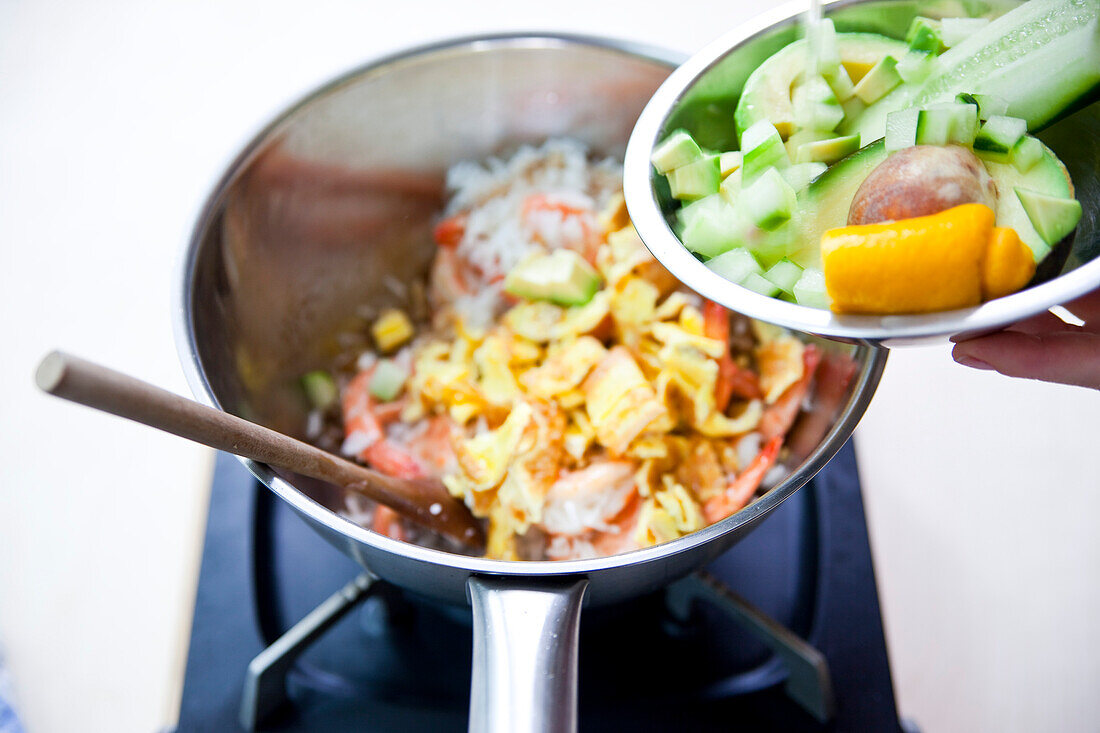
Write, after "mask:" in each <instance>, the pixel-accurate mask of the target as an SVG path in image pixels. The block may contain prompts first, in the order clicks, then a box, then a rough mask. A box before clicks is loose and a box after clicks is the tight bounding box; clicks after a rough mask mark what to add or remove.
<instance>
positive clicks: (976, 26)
mask: <svg viewBox="0 0 1100 733" xmlns="http://www.w3.org/2000/svg"><path fill="white" fill-rule="evenodd" d="M987 25H989V19H988V18H944V19H943V20H942V21H940V40H941V41H943V45H944V46H947V47H948V48H951V47H953V46H957V45H958V44H960V43H962V42H963V41H965V40H966V39H967V38H969V37H970V36H972V35H974V34H975V33H977V32H978V31H980V30H981V29H982V28H984V27H986V26H987Z"/></svg>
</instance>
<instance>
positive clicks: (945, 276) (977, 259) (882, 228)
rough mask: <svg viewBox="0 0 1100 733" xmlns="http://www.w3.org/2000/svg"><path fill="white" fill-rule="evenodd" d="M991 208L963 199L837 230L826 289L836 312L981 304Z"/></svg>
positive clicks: (826, 250) (827, 247)
mask: <svg viewBox="0 0 1100 733" xmlns="http://www.w3.org/2000/svg"><path fill="white" fill-rule="evenodd" d="M993 220H994V214H993V210H992V209H990V208H989V207H988V206H985V205H984V204H963V205H962V206H956V207H954V208H951V209H947V210H946V211H941V212H939V213H938V214H932V215H931V216H920V217H915V218H912V219H903V220H900V221H895V222H890V223H886V224H865V225H860V226H849V227H840V228H838V229H831V230H829V231H827V232H825V234H823V235H822V237H821V257H822V262H823V264H824V270H825V288H826V290H828V292H829V297H830V298H831V299H832V306H831V307H832V310H834V311H835V312H838V313H875V314H894V313H929V312H933V311H941V310H951V309H953V308H965V307H967V306H972V305H977V304H978V303H980V302H981V299H982V265H983V261H984V259H985V250H986V247H987V245H988V242H989V238H990V235H991V234H992V232H993Z"/></svg>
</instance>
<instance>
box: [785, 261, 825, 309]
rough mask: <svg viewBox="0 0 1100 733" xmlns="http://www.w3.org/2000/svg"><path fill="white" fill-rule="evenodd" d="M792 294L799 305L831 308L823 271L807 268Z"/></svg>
mask: <svg viewBox="0 0 1100 733" xmlns="http://www.w3.org/2000/svg"><path fill="white" fill-rule="evenodd" d="M791 292H792V293H793V294H794V300H795V302H796V303H798V304H799V305H804V306H807V307H809V308H828V307H829V294H828V291H826V290H825V274H824V273H823V272H822V271H821V270H818V269H815V268H811V267H807V268H806V269H805V270H804V271H803V272H802V277H800V278H799V279H798V282H796V283H795V284H794V287H793V288H792V289H791Z"/></svg>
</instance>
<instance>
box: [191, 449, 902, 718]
mask: <svg viewBox="0 0 1100 733" xmlns="http://www.w3.org/2000/svg"><path fill="white" fill-rule="evenodd" d="M708 571H709V572H710V574H711V575H713V576H714V577H715V578H716V579H717V580H719V581H720V582H721V583H722V584H723V585H724V586H726V587H728V588H729V589H732V590H733V591H735V592H736V594H738V595H739V596H741V597H743V598H744V599H746V600H748V601H749V602H751V604H753V605H754V606H755V607H757V608H758V609H759V610H761V611H763V612H764V613H766V614H767V615H768V616H770V617H771V618H772V619H774V620H776V621H778V622H779V623H780V624H782V625H783V626H786V627H787V628H788V629H790V630H791V631H793V632H794V633H795V634H797V635H798V636H801V637H802V638H804V639H806V640H807V641H808V642H809V643H810V644H811V645H813V647H816V649H817V650H818V651H820V652H821V654H822V655H824V659H825V661H826V662H827V664H828V668H829V675H830V678H831V685H832V692H833V695H834V697H835V713H834V714H833V715H832V716H831V718H830V719H829V720H827V721H825V722H819V721H818V720H816V719H815V718H814V717H813V716H811V715H810V714H809V713H807V712H805V711H804V710H803V709H802V708H801V707H800V706H799V705H796V704H795V703H794V702H792V700H791V699H790V697H788V695H787V694H786V693H785V688H784V682H785V680H786V679H787V677H788V672H787V667H786V666H785V665H784V663H783V662H782V660H781V659H780V658H778V657H777V656H776V655H774V654H773V653H772V652H771V650H770V649H769V647H768V646H765V645H764V644H763V643H761V641H759V639H758V638H757V636H755V635H754V634H752V633H749V632H748V631H747V630H746V629H745V628H743V627H742V626H741V625H739V624H737V623H733V622H732V621H731V619H730V617H729V616H728V615H726V614H725V613H723V612H722V611H721V610H719V608H718V607H717V606H714V605H711V604H709V603H696V604H695V605H694V607H693V610H692V613H691V614H690V617H689V618H688V619H687V621H686V622H685V621H683V620H682V619H679V618H677V617H675V616H674V615H672V614H670V613H669V610H668V604H667V603H666V600H667V599H666V598H665V594H664V593H657V594H653V595H651V596H648V597H645V598H642V599H638V600H636V601H633V602H631V603H629V604H625V605H623V606H613V607H609V608H599V609H589V610H586V611H585V613H584V615H583V617H582V624H581V655H580V685H581V688H580V729H581V730H582V731H586V730H591V731H608V730H610V731H617V730H646V731H649V730H654V731H661V730H693V731H709V730H729V729H731V728H736V729H737V730H745V731H752V730H769V731H770V730H782V731H897V730H899V729H900V725H899V722H898V716H897V711H896V706H895V702H894V696H893V690H892V686H891V679H890V669H889V664H888V661H887V654H886V647H885V642H884V639H883V633H882V623H881V616H880V611H879V604H878V595H877V593H876V590H875V583H874V572H873V569H872V564H871V556H870V549H869V546H868V541H867V529H866V522H865V518H864V513H863V503H862V499H861V496H860V489H859V480H858V476H857V473H856V466H855V455H854V451H853V450H852V448H851V445H848V446H846V447H845V448H844V449H843V450H842V451H841V452H840V453H839V454H838V455H837V457H836V458H835V459H833V461H832V462H831V463H830V464H829V465H828V466H827V467H826V468H825V469H823V470H822V471H821V472H820V473H819V474H818V476H817V477H815V478H814V480H813V481H812V482H811V483H810V484H809V485H808V486H807V487H805V488H803V489H802V490H801V491H799V492H796V493H795V495H794V496H793V497H791V498H790V499H789V500H788V501H787V502H785V503H784V504H783V505H782V506H781V507H779V508H778V509H776V511H775V512H773V513H772V515H771V516H769V517H768V518H767V519H766V520H765V521H764V522H763V523H762V524H761V525H760V527H759V528H758V529H756V530H755V531H754V532H753V533H752V534H750V535H749V536H748V537H747V538H746V539H744V540H743V541H742V542H741V543H740V544H738V545H737V546H735V547H734V548H733V549H732V550H730V551H729V552H728V553H726V554H725V555H723V556H722V557H720V558H719V559H718V560H717V561H715V562H714V563H713V564H712V565H711V566H710V567H709V568H708ZM361 572H362V569H361V568H360V567H359V566H358V565H356V564H355V563H354V562H352V561H351V560H350V559H348V558H347V557H345V556H344V555H343V554H341V553H340V552H338V551H337V550H335V549H334V548H332V547H331V546H330V545H328V544H327V543H326V542H325V541H324V540H322V539H321V538H320V537H319V536H317V535H316V534H315V533H314V532H313V531H312V530H311V529H309V528H308V527H307V526H306V525H305V524H304V523H303V522H302V521H301V520H299V519H298V517H297V516H296V515H294V514H293V512H292V511H291V510H290V509H289V508H287V507H286V505H285V504H283V503H282V502H280V501H279V500H278V499H277V498H276V497H275V496H274V495H273V494H271V493H270V492H269V491H267V490H266V489H265V488H264V487H263V486H262V485H260V484H259V483H258V482H256V481H255V480H254V479H253V478H252V477H251V475H250V474H248V472H247V471H246V470H245V469H244V468H243V467H242V466H241V465H240V464H239V463H238V462H237V461H236V459H234V458H232V457H230V456H227V455H219V456H218V462H217V466H216V469H215V476H214V483H213V488H212V492H211V499H210V514H209V519H208V525H207V532H206V544H205V549H204V552H203V559H202V569H201V573H200V577H199V588H198V594H197V598H196V603H195V615H194V623H193V628H192V634H191V645H190V651H189V655H188V660H187V670H186V677H185V682H184V689H183V699H182V704H181V709H180V721H179V730H180V731H204V732H205V731H237V730H240V724H239V723H238V722H237V721H238V714H239V710H240V705H241V691H242V686H243V681H244V676H245V670H246V668H247V666H248V663H249V661H250V660H251V659H252V658H253V657H254V656H255V655H256V654H258V653H259V652H260V651H261V650H263V648H264V647H266V646H267V645H269V644H270V643H271V642H272V641H274V640H275V639H276V638H278V637H279V636H280V635H281V634H282V633H283V632H284V631H285V630H286V629H288V628H289V627H290V626H291V625H293V624H294V623H295V622H296V621H297V620H299V619H300V618H301V617H303V616H305V615H306V614H307V613H308V612H309V611H311V610H312V609H313V608H314V607H315V606H317V605H318V604H319V603H321V602H322V601H323V600H325V599H326V598H327V597H328V596H330V595H331V594H332V593H333V592H335V591H337V590H338V589H339V588H340V587H341V586H343V585H344V584H345V583H347V582H348V581H349V580H351V579H353V578H354V577H356V576H357V575H358V574H359V573H361ZM688 583H689V585H690V581H689V582H688ZM677 587H678V588H680V587H688V586H685V585H684V584H681V585H680V586H677ZM374 591H375V592H373V593H372V595H371V596H370V597H369V598H368V599H367V600H366V602H364V603H363V604H362V606H361V607H359V608H357V609H355V610H354V611H352V612H351V613H349V614H348V615H347V616H346V617H344V618H343V619H342V620H341V621H339V622H338V623H337V624H336V625H335V626H333V627H332V628H331V629H330V630H329V631H328V632H327V633H326V634H325V635H324V636H323V637H322V638H321V639H320V640H319V641H318V642H317V643H316V644H314V645H313V646H312V647H311V648H310V649H308V650H307V651H306V652H305V653H304V654H303V655H302V657H301V658H300V659H299V660H298V661H297V662H296V663H295V666H294V668H293V670H292V672H291V674H290V675H289V677H288V683H287V686H288V692H289V697H290V700H291V705H289V706H288V707H286V708H285V709H284V710H283V711H282V712H281V713H280V714H279V715H277V716H275V717H274V718H272V719H271V720H268V721H266V722H265V724H264V726H263V727H262V728H261V729H262V730H272V731H276V730H278V731H296V730H309V731H329V730H348V729H352V728H354V729H355V730H362V731H402V732H405V731H409V732H411V731H418V730H430V731H433V733H443V732H445V731H460V730H465V726H466V715H467V705H468V698H469V684H470V654H471V634H470V622H469V610H468V609H465V608H453V607H448V606H440V605H438V604H434V603H431V602H426V601H423V600H421V599H415V598H409V597H408V596H407V595H406V594H403V593H402V592H400V591H398V590H397V589H395V588H393V587H391V586H385V587H382V588H375V589H374Z"/></svg>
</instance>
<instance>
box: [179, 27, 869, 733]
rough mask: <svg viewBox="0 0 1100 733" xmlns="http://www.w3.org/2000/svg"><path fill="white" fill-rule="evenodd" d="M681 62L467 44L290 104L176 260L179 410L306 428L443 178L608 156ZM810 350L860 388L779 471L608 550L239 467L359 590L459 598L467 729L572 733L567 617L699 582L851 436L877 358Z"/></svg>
mask: <svg viewBox="0 0 1100 733" xmlns="http://www.w3.org/2000/svg"><path fill="white" fill-rule="evenodd" d="M677 60H678V58H677V57H676V55H674V54H670V53H667V52H664V51H660V50H657V49H652V48H643V47H639V46H637V45H633V44H627V43H619V42H614V41H609V40H605V39H599V38H580V37H568V36H549V35H546V36H542V35H509V36H490V37H483V38H467V39H461V40H456V41H452V42H447V43H441V44H437V45H432V46H427V47H423V48H417V49H414V50H411V51H408V52H406V53H402V54H399V55H395V56H391V57H388V58H385V59H382V60H380V61H377V62H375V63H372V64H370V65H367V66H365V67H362V68H360V69H357V70H355V71H353V72H351V73H349V74H347V75H345V76H342V77H340V78H338V79H336V80H334V81H333V82H331V83H329V84H327V85H325V86H324V87H322V88H321V89H318V90H316V91H314V92H312V93H310V94H309V95H308V96H306V97H304V98H303V99H301V100H300V101H298V102H297V103H295V104H294V105H292V106H290V107H289V108H288V109H287V110H286V111H284V112H283V113H282V114H280V115H279V116H278V117H277V118H276V119H275V120H274V121H273V122H272V123H271V124H270V125H268V126H267V127H265V128H264V129H263V130H262V131H260V132H259V133H258V134H257V135H256V136H255V137H254V138H253V139H252V141H251V142H249V143H248V144H247V146H245V148H244V150H243V151H242V152H241V154H240V155H239V156H238V157H237V158H236V160H234V161H233V162H232V163H231V164H230V165H229V167H228V169H227V170H226V172H225V174H224V175H223V177H222V178H221V180H220V181H219V182H218V183H217V185H216V186H215V187H214V189H213V191H212V193H211V194H210V197H209V199H208V200H207V202H206V204H205V206H204V208H203V209H202V211H201V214H200V216H199V218H198V221H197V223H196V225H195V229H194V233H193V235H192V238H191V241H190V243H189V245H188V248H187V251H186V253H185V256H184V259H183V263H182V274H181V277H180V279H179V287H180V293H179V300H178V301H177V302H178V308H179V312H178V318H177V324H178V327H177V339H178V344H179V349H180V352H181V355H182V359H183V362H184V367H185V370H186V372H187V375H188V379H189V381H190V384H191V387H192V389H193V390H194V392H195V395H196V396H197V397H198V398H199V399H200V400H202V401H204V402H207V403H209V404H212V405H215V406H217V407H220V408H222V409H224V410H228V411H230V412H233V413H236V414H238V415H242V416H245V417H248V418H251V419H254V420H257V421H259V422H262V423H265V424H268V425H270V426H272V427H275V428H277V429H280V430H283V431H285V432H288V433H291V434H301V433H302V431H303V426H304V409H305V405H304V401H303V400H302V398H301V395H300V394H299V392H298V386H297V379H298V376H299V375H301V374H302V373H303V372H305V371H307V370H309V369H313V368H317V367H320V366H331V364H332V362H333V360H334V359H338V358H339V354H341V353H345V352H347V351H349V350H354V347H355V343H354V341H355V337H354V336H351V335H349V334H354V333H355V332H356V329H358V328H361V327H362V325H363V324H364V323H366V322H367V319H369V318H370V317H371V315H372V314H373V313H375V312H377V310H378V309H379V308H381V307H384V306H388V305H394V304H400V303H402V302H404V300H405V299H406V298H407V294H408V288H409V283H412V282H414V281H415V280H416V279H418V278H420V277H421V276H422V275H423V273H424V272H425V269H426V266H427V264H428V261H429V258H430V257H431V254H432V249H433V247H434V245H433V244H432V240H431V236H430V228H431V224H432V217H433V214H434V213H435V212H437V211H438V208H439V206H440V204H441V193H442V184H443V174H444V171H445V170H446V168H447V167H448V166H449V165H451V164H453V163H455V162H457V161H459V160H464V159H479V158H483V157H485V156H487V155H490V154H496V153H506V152H507V151H509V150H510V149H512V148H514V147H515V146H516V145H518V144H520V143H524V142H539V141H542V140H544V139H545V138H547V137H549V136H570V137H573V138H577V139H580V140H582V141H584V142H585V143H587V144H588V145H589V146H590V147H591V149H592V150H593V151H595V152H597V153H601V154H608V155H616V156H622V154H623V151H624V148H625V145H626V141H627V138H628V137H629V134H630V131H631V128H632V127H633V125H634V122H635V120H636V119H637V116H638V114H639V112H640V111H641V109H642V107H643V106H644V105H645V103H646V101H647V100H648V99H649V98H650V96H651V95H652V93H653V91H654V90H655V89H656V88H657V86H658V85H659V84H660V83H661V81H662V80H663V79H664V78H665V77H666V76H667V75H668V73H669V71H670V70H671V68H672V66H673V64H674V62H676V61H677ZM821 343H822V348H824V349H825V350H826V352H827V353H828V354H831V355H832V356H833V358H835V359H838V360H845V359H847V360H849V361H850V362H851V364H852V366H853V369H854V376H853V377H852V378H851V380H850V382H847V383H846V384H843V385H840V384H833V385H831V386H830V385H827V384H825V385H822V384H819V385H818V388H817V395H816V398H815V399H814V400H813V402H812V406H811V409H810V410H809V411H808V412H807V413H805V414H804V415H803V416H802V418H801V419H800V422H799V423H798V424H797V425H796V426H795V429H794V432H795V437H792V439H791V441H790V445H791V446H792V458H791V459H790V461H789V462H788V465H789V467H790V468H791V473H790V475H789V476H788V477H787V478H786V479H785V480H783V481H782V482H781V483H780V484H779V485H778V486H776V487H775V488H773V489H772V490H771V491H770V492H768V493H767V494H766V495H764V496H763V497H762V498H760V499H759V500H757V501H756V502H755V503H753V504H752V505H750V506H749V507H747V508H746V509H744V510H743V511H741V512H739V513H738V514H736V515H734V516H732V517H730V518H728V519H726V520H724V521H722V522H720V523H718V524H716V525H714V526H711V527H707V528H706V529H704V530H701V531H699V532H696V533H695V534H692V535H690V536H687V537H684V538H681V539H679V540H676V541H674V542H670V543H667V544H664V545H660V546H657V547H652V548H648V549H644V550H639V551H636V552H631V553H628V554H624V555H619V556H615V557H606V558H601V559H595V560H585V561H570V562H505V561H496V560H486V559H481V558H471V557H465V556H462V555H458V554H452V553H448V552H443V551H440V550H434V549H428V548H426V547H420V546H416V545H412V544H405V543H402V542H397V541H394V540H392V539H389V538H387V537H384V536H381V535H378V534H375V533H373V532H371V531H369V530H367V529H365V528H363V527H361V526H359V525H357V524H355V523H353V522H351V521H349V520H348V519H345V518H343V517H342V516H340V515H339V514H337V513H336V511H334V510H337V509H339V508H340V507H341V505H342V499H341V497H340V496H339V494H338V493H337V492H336V491H335V490H334V489H333V488H332V487H328V486H323V485H318V484H316V483H310V482H308V481H306V480H305V479H302V478H301V477H296V476H292V475H277V474H276V473H275V472H274V471H273V470H272V469H270V468H269V467H268V466H266V465H262V464H257V463H254V462H250V461H244V463H245V464H246V465H247V466H248V468H249V470H251V471H252V473H253V474H255V475H256V476H257V477H258V478H259V479H260V480H261V481H263V482H264V483H265V484H266V485H267V486H268V487H270V488H271V490H272V491H274V492H275V493H276V494H277V495H278V496H279V497H281V498H282V499H283V500H285V501H286V502H287V503H288V504H290V505H291V506H292V507H293V508H294V509H295V510H296V511H297V513H298V514H299V515H300V516H301V517H302V519H303V520H304V521H305V522H306V523H308V524H309V525H310V526H311V527H313V528H314V529H315V530H316V531H317V532H318V533H319V534H320V535H321V536H322V537H324V538H325V539H326V540H327V541H329V542H330V543H332V544H333V545H335V546H336V547H338V548H339V549H340V550H342V551H343V552H345V553H347V554H348V555H350V556H351V557H352V558H354V559H355V560H357V561H358V562H359V563H360V564H362V566H363V567H364V568H366V569H367V570H369V571H370V572H371V573H373V574H374V575H376V576H378V577H380V578H384V579H386V580H388V581H390V582H392V583H395V584H397V585H399V586H402V587H405V588H407V589H411V590H413V591H415V592H417V593H419V594H421V595H424V596H428V597H431V598H434V599H438V600H443V601H447V602H451V603H455V604H467V603H471V604H472V606H473V618H474V672H473V687H472V696H471V697H472V699H471V712H470V725H471V728H472V729H475V730H494V731H520V730H555V731H556V730H572V729H573V728H574V727H575V720H576V657H577V648H576V647H577V624H578V619H579V614H580V609H581V606H582V603H587V604H609V603H615V602H618V601H623V600H626V599H630V598H632V597H635V596H638V595H641V594H644V593H646V592H649V591H652V590H654V589H657V588H660V587H662V586H663V585H665V584H667V583H669V582H671V581H672V580H674V579H677V578H679V577H681V576H684V575H686V574H688V573H690V572H692V571H693V570H695V569H697V568H700V567H701V566H703V565H704V564H706V563H707V562H708V561H710V560H711V559H713V558H714V557H716V556H717V555H719V554H720V553H721V552H723V551H724V550H726V549H727V548H729V547H730V546H731V545H733V544H734V543H735V542H737V541H738V540H739V539H740V538H742V537H744V536H745V535H746V534H747V533H748V532H750V531H751V530H752V529H753V528H754V527H755V526H756V525H757V524H758V523H759V522H760V521H761V520H762V519H763V518H764V517H765V516H766V515H767V514H768V513H769V512H771V511H772V510H773V509H775V507H777V506H778V505H779V504H780V503H782V502H783V501H784V500H785V499H786V498H787V497H789V496H790V495H791V494H792V493H793V492H795V491H796V490H797V489H798V488H799V487H800V486H802V485H803V484H805V483H806V482H807V481H808V480H809V479H810V478H811V477H812V476H813V474H814V473H815V472H817V471H818V470H819V469H820V468H821V467H822V466H823V465H824V464H825V463H826V462H827V461H828V460H829V459H830V458H831V457H832V456H833V455H834V454H835V453H836V451H837V450H838V449H839V448H840V447H841V445H842V444H843V443H844V441H845V440H846V439H847V438H848V436H849V435H850V434H851V432H852V430H853V429H854V428H855V426H856V423H857V422H858V420H859V418H860V417H861V415H862V414H863V411H864V409H865V408H866V407H867V404H868V402H869V400H870V398H871V395H872V393H873V392H874V389H875V387H876V385H877V383H878V380H879V377H880V375H881V372H882V369H883V366H884V364H885V358H886V357H885V351H883V350H879V349H873V348H868V347H859V346H852V345H846V344H839V343H831V342H821Z"/></svg>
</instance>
